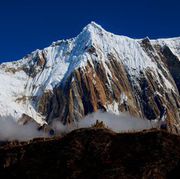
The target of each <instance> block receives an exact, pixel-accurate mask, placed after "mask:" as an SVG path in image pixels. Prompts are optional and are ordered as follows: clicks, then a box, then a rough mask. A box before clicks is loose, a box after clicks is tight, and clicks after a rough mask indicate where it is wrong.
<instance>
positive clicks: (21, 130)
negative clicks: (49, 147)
mask: <svg viewBox="0 0 180 179" xmlns="http://www.w3.org/2000/svg"><path fill="white" fill-rule="evenodd" d="M37 137H47V135H46V134H45V133H44V132H43V131H38V129H37V125H36V124H35V123H28V124H26V125H19V124H18V123H17V122H15V120H14V119H13V117H11V116H9V117H3V118H0V140H1V141H11V140H19V141H26V140H30V139H33V138H37Z"/></svg>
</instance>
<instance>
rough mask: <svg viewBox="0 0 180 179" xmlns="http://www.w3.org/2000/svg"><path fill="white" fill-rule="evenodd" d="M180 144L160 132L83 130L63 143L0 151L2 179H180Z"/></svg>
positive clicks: (36, 143) (8, 146)
mask: <svg viewBox="0 0 180 179" xmlns="http://www.w3.org/2000/svg"><path fill="white" fill-rule="evenodd" d="M179 143H180V137H179V136H177V135H174V134H170V133H167V132H165V131H158V130H150V131H142V132H138V133H119V134H118V133H114V132H112V131H110V130H107V129H96V128H89V129H79V130H75V131H73V132H71V133H70V134H68V135H67V136H65V137H63V138H50V139H48V140H47V139H46V140H44V139H36V140H33V141H30V142H23V143H19V142H11V143H10V144H4V146H0V177H1V178H43V179H46V178H47V179H49V178H51V179H55V178H63V179H64V178H73V179H76V178H78V179H84V178H87V179H91V178H97V179H109V178H112V179H117V178H123V179H142V178H147V179H150V178H158V179H159V178H160V179H179V178H180V145H179ZM129 146H131V147H129Z"/></svg>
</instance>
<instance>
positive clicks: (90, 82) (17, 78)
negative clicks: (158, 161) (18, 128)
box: [0, 22, 180, 132]
mask: <svg viewBox="0 0 180 179" xmlns="http://www.w3.org/2000/svg"><path fill="white" fill-rule="evenodd" d="M179 70H180V38H172V39H159V40H149V39H148V38H145V39H141V40H135V39H131V38H128V37H125V36H117V35H114V34H112V33H109V32H107V31H105V30H104V29H103V28H102V27H101V26H99V25H97V24H96V23H94V22H92V23H90V24H88V25H87V26H86V27H85V28H84V29H83V31H82V32H81V33H80V34H79V35H78V36H77V37H75V38H73V39H69V40H61V41H57V42H55V43H53V44H52V45H51V46H50V47H47V48H45V49H43V50H37V51H35V52H32V53H31V54H29V55H27V56H26V57H24V58H23V59H22V60H20V61H17V62H10V63H4V64H1V65H0V85H1V86H2V87H1V89H0V90H1V95H0V115H1V116H7V115H11V116H14V117H15V118H16V119H17V120H19V119H22V117H23V116H26V117H29V118H32V119H34V120H35V121H37V122H38V123H40V124H41V125H42V124H43V123H46V122H47V123H51V121H53V120H60V121H62V122H63V123H64V124H67V123H68V124H73V123H75V122H76V121H77V120H79V119H81V118H83V117H84V116H85V115H87V114H88V113H91V112H95V111H97V110H98V109H102V110H105V111H111V112H113V113H116V114H118V113H119V112H124V111H127V112H129V113H130V114H131V115H133V116H138V117H142V118H147V119H149V120H156V121H164V120H166V121H167V124H168V129H169V130H171V131H173V132H177V131H178V128H179V122H180V121H179V120H180V110H179V109H180V96H179V90H180V82H179V79H180V75H179V73H178V72H179Z"/></svg>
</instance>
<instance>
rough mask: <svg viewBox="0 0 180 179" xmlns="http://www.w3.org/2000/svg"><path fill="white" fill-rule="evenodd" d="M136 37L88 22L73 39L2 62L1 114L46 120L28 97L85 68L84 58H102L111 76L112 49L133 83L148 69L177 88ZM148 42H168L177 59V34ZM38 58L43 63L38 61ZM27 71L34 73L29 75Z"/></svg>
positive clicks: (179, 46)
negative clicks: (25, 115)
mask: <svg viewBox="0 0 180 179" xmlns="http://www.w3.org/2000/svg"><path fill="white" fill-rule="evenodd" d="M139 41H140V40H135V39H131V38H128V37H125V36H118V35H114V34H112V33H109V32H107V31H105V30H104V29H103V28H102V27H101V26H99V25H98V24H96V23H95V22H91V23H90V24H88V25H87V26H86V27H85V28H84V29H83V31H82V32H81V33H80V34H79V35H78V36H77V37H75V38H73V39H69V40H60V41H57V42H54V43H53V44H52V45H51V46H50V47H47V48H45V49H43V50H36V51H34V52H32V53H31V54H29V55H27V56H26V57H24V58H23V59H21V60H19V61H16V62H8V63H3V64H1V65H0V116H2V117H3V116H8V115H11V116H13V117H15V119H16V120H18V119H19V118H20V117H21V116H22V114H23V113H25V114H27V115H28V116H30V117H32V118H33V119H35V120H36V121H37V122H38V123H40V124H43V123H46V122H45V121H44V118H45V116H42V115H41V114H39V113H38V112H37V111H36V108H35V104H34V103H33V102H32V99H30V98H32V97H36V98H38V97H40V96H42V95H43V93H44V92H46V91H52V90H53V89H54V88H55V87H56V86H57V85H59V84H61V83H63V82H66V79H67V78H68V77H69V75H70V74H71V73H72V72H73V71H74V70H76V69H78V68H82V69H84V67H85V66H86V64H87V62H90V63H91V64H92V65H93V63H92V61H101V62H102V63H103V65H104V68H105V69H106V74H107V75H108V76H112V75H111V72H110V70H109V69H108V66H107V63H108V58H107V56H108V54H111V53H112V54H114V56H115V57H116V59H118V60H120V61H121V62H122V63H123V64H124V66H125V68H126V71H127V72H128V74H129V76H130V77H131V78H132V80H133V81H134V83H136V81H138V80H139V79H140V74H141V73H144V74H145V73H146V71H147V70H151V71H153V72H154V77H155V78H156V80H157V82H158V83H159V84H160V85H161V81H160V79H159V77H158V76H159V75H160V76H161V77H162V79H163V80H164V82H165V86H163V87H165V88H166V89H167V90H176V89H175V88H174V86H173V84H172V83H171V81H169V80H168V79H167V78H166V77H165V76H164V75H163V74H162V72H161V71H160V69H159V68H158V65H157V63H156V62H155V61H153V60H152V59H151V58H150V57H149V56H148V55H147V54H146V53H145V51H144V50H143V49H142V47H141V45H140V43H139ZM151 43H152V44H159V45H161V46H164V45H167V46H168V47H169V48H170V49H171V50H172V52H173V53H174V54H175V55H176V56H177V57H178V58H179V59H180V38H174V39H159V40H152V41H151ZM91 48H95V49H96V55H91V54H90V53H89V52H88V49H91ZM39 59H40V60H39ZM38 60H39V61H41V63H42V64H43V65H38V63H39V61H38ZM165 70H166V69H165ZM29 71H31V73H33V75H29ZM109 80H111V79H110V78H109ZM109 110H110V111H113V110H114V111H115V113H118V111H117V106H116V104H115V103H114V106H113V107H112V106H109Z"/></svg>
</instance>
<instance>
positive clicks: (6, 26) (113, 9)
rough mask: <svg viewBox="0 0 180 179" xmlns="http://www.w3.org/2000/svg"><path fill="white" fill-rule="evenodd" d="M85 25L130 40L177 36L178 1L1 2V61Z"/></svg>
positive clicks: (179, 31) (73, 33)
mask: <svg viewBox="0 0 180 179" xmlns="http://www.w3.org/2000/svg"><path fill="white" fill-rule="evenodd" d="M90 21H95V22H96V23H98V24H100V25H101V26H102V27H104V28H105V29H106V30H108V31H111V32H113V33H115V34H120V35H126V36H129V37H133V38H143V37H146V36H149V37H150V38H162V37H176V36H180V0H0V62H3V61H12V60H17V59H20V58H22V57H23V56H24V55H26V54H28V53H30V52H31V51H33V50H35V49H37V48H38V49H42V48H44V47H46V46H49V45H50V44H51V43H52V42H53V41H56V40H60V39H66V38H71V37H74V36H76V35H77V34H78V33H79V32H80V31H81V30H82V28H83V27H84V26H85V25H87V24H88V23H89V22H90Z"/></svg>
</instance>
